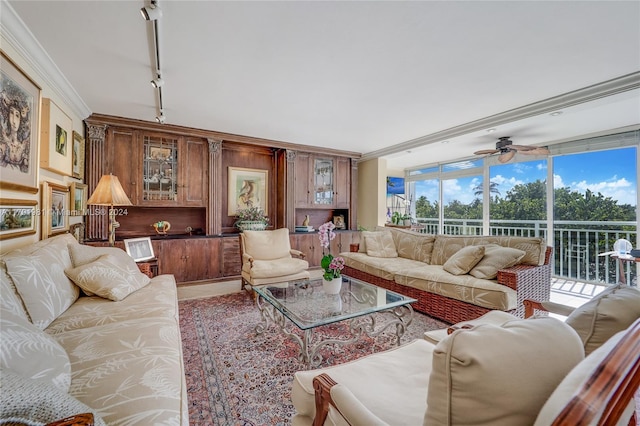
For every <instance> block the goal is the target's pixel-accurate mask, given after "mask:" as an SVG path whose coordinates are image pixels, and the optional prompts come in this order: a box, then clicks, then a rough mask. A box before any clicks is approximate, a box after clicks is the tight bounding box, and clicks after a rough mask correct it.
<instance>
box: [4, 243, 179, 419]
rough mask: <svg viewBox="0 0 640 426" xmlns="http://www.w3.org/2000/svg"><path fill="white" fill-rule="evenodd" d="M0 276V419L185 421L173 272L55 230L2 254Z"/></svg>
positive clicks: (122, 252) (115, 249)
mask: <svg viewBox="0 0 640 426" xmlns="http://www.w3.org/2000/svg"><path fill="white" fill-rule="evenodd" d="M69 277H72V278H73V280H72V279H70V278H69ZM0 278H1V283H2V284H1V285H2V287H1V289H0V290H1V292H2V297H1V304H0V308H1V315H0V327H1V336H2V347H1V349H0V368H1V371H0V386H1V389H0V419H2V420H4V419H8V418H13V419H18V420H25V421H29V422H34V423H35V424H38V423H47V422H52V421H55V420H59V419H62V418H64V417H68V416H71V415H74V414H78V413H83V412H92V413H93V414H94V416H95V422H96V424H109V425H145V426H146V425H156V424H163V425H188V424H189V421H188V407H187V394H186V384H185V375H184V365H183V359H182V343H181V339H180V327H179V322H178V302H177V291H176V284H175V280H174V278H173V276H172V275H161V276H158V277H155V278H153V279H149V277H147V276H146V275H144V274H142V273H140V271H139V270H138V269H137V267H136V264H135V262H133V260H132V259H131V258H130V257H129V256H128V255H127V254H126V253H125V252H124V251H122V250H120V249H118V248H98V247H90V246H84V245H80V244H78V243H77V242H76V240H75V239H74V238H73V237H72V236H71V235H69V234H64V235H60V236H56V237H53V238H50V239H46V240H42V241H39V242H37V243H35V244H32V245H30V246H27V247H25V248H23V249H20V250H16V251H14V252H10V253H7V254H5V255H3V256H2V257H1V258H0ZM77 284H80V285H81V286H82V290H81V289H80V287H79V286H78V285H77ZM83 293H91V294H93V295H92V296H87V295H83ZM29 424H32V423H29Z"/></svg>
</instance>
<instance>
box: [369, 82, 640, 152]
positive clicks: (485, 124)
mask: <svg viewBox="0 0 640 426" xmlns="http://www.w3.org/2000/svg"><path fill="white" fill-rule="evenodd" d="M638 88H640V72H634V73H631V74H627V75H623V76H621V77H618V78H614V79H611V80H607V81H604V82H602V83H598V84H594V85H592V86H588V87H585V88H582V89H578V90H574V91H573V92H568V93H565V94H562V95H558V96H554V97H552V98H548V99H544V100H542V101H539V102H534V103H532V104H529V105H525V106H522V107H519V108H514V109H511V110H509V111H505V112H501V113H499V114H495V115H491V116H489V117H485V118H481V119H479V120H475V121H471V122H469V123H466V124H462V125H460V126H456V127H451V128H449V129H446V130H442V131H440V132H436V133H431V134H429V135H426V136H421V137H419V138H416V139H411V140H409V141H406V142H401V143H399V144H396V145H393V146H390V147H387V148H383V149H379V150H377V151H372V152H369V153H367V154H364V155H363V156H362V157H361V161H365V160H370V159H373V158H378V157H383V156H385V155H390V154H395V153H397V152H403V151H407V150H410V149H414V148H417V147H421V146H424V145H429V144H432V143H435V142H441V141H443V140H446V139H452V138H455V137H458V136H462V135H465V134H468V133H472V132H476V131H478V130H483V129H487V128H491V127H497V126H500V125H502V124H506V123H510V122H513V121H517V120H522V119H525V118H530V117H535V116H536V115H541V114H546V113H550V112H553V111H556V110H558V109H563V108H567V107H571V106H575V105H579V104H582V103H585V102H590V101H594V100H597V99H601V98H605V97H607V96H612V95H616V94H618V93H623V92H627V91H629V90H635V89H638Z"/></svg>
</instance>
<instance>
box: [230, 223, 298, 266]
mask: <svg viewBox="0 0 640 426" xmlns="http://www.w3.org/2000/svg"><path fill="white" fill-rule="evenodd" d="M242 238H243V239H244V251H245V252H246V253H247V254H249V255H251V256H253V257H254V258H255V259H260V260H274V259H280V258H283V257H291V252H290V250H291V242H290V241H289V230H288V229H287V228H281V229H276V230H273V231H242Z"/></svg>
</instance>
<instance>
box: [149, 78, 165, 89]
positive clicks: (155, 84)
mask: <svg viewBox="0 0 640 426" xmlns="http://www.w3.org/2000/svg"><path fill="white" fill-rule="evenodd" d="M151 85H152V86H153V88H154V89H157V88H158V87H162V86H163V85H164V80H163V79H162V78H161V77H158V78H154V79H153V80H151Z"/></svg>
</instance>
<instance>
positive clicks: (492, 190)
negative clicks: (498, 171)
mask: <svg viewBox="0 0 640 426" xmlns="http://www.w3.org/2000/svg"><path fill="white" fill-rule="evenodd" d="M483 193H484V186H483V184H482V183H481V184H480V185H478V186H476V187H475V188H473V195H475V196H476V197H480V196H481V195H482V194H483ZM489 194H498V195H501V194H500V190H499V189H498V183H497V182H489Z"/></svg>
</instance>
